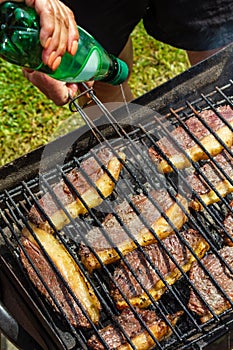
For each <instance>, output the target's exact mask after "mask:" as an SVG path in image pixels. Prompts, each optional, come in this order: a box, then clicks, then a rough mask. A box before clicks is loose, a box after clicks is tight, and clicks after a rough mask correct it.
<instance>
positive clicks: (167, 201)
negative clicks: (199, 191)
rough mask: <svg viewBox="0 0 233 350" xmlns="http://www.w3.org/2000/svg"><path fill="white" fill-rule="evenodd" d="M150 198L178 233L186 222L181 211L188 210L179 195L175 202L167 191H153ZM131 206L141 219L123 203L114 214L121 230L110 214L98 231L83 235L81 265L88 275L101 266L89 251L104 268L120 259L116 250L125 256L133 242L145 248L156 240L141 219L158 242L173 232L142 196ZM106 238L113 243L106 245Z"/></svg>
mask: <svg viewBox="0 0 233 350" xmlns="http://www.w3.org/2000/svg"><path fill="white" fill-rule="evenodd" d="M150 196H151V198H152V199H153V200H154V201H155V202H156V203H157V205H158V206H159V207H160V208H161V210H162V211H163V212H164V213H165V214H166V215H167V216H168V218H169V219H170V221H171V223H172V224H173V225H174V226H175V227H176V228H177V229H180V228H181V227H182V226H183V224H184V223H185V222H186V221H187V216H186V215H185V213H184V210H188V203H187V200H186V199H185V198H183V197H182V196H181V195H177V196H176V199H175V200H174V199H173V198H172V197H171V196H170V195H169V193H168V192H167V191H165V190H161V191H152V192H151V193H150ZM132 203H133V204H134V206H135V207H136V208H137V210H138V211H139V212H140V215H138V214H137V213H136V211H135V210H134V209H133V208H132V207H131V206H130V204H129V203H127V202H126V200H124V201H123V202H122V203H121V204H119V205H118V206H117V207H116V208H115V213H117V214H118V215H119V217H120V218H121V220H122V222H123V224H124V226H122V225H121V224H120V223H119V221H118V220H117V219H116V217H115V216H114V215H113V214H109V215H108V216H107V217H106V218H105V220H104V221H103V223H102V225H101V228H99V227H95V228H93V229H92V230H90V231H89V232H88V234H87V235H86V239H87V241H88V244H84V243H81V244H80V249H79V254H80V257H81V261H82V263H83V264H84V265H85V266H86V268H87V269H88V270H89V271H90V272H91V271H92V270H93V269H96V268H99V267H101V264H100V262H99V261H98V260H97V258H96V257H95V255H94V253H93V252H91V250H90V248H89V247H92V248H93V249H94V251H95V252H96V254H97V255H98V257H99V259H101V261H102V263H103V264H110V263H113V262H115V261H117V260H119V259H120V256H119V254H118V253H117V251H116V249H115V247H117V248H118V249H119V250H120V251H121V253H122V254H123V255H126V254H127V253H128V252H130V251H132V250H134V249H136V248H137V246H136V244H135V240H137V242H138V244H139V245H141V246H147V245H149V244H151V243H154V242H155V241H156V237H155V236H154V235H153V233H152V232H151V231H150V230H149V229H148V228H146V226H145V225H144V224H143V222H142V221H141V219H140V218H143V219H144V220H145V221H146V223H147V224H148V227H151V228H152V229H153V230H154V232H155V233H156V234H157V236H158V237H159V238H160V239H163V238H166V237H167V236H168V235H169V234H171V233H172V232H173V231H174V230H173V228H172V226H171V225H170V224H169V223H168V221H167V220H166V219H165V218H164V217H162V216H161V213H160V211H159V210H158V209H157V208H156V207H155V205H154V204H153V203H152V201H151V200H150V199H149V197H146V196H144V195H138V196H133V198H132ZM179 203H180V205H181V207H180V206H179ZM183 208H184V209H183ZM102 229H103V230H104V233H103V232H102ZM126 229H128V230H129V232H130V233H131V235H132V237H133V239H132V238H131V237H130V236H129V235H128V233H127V231H126ZM106 237H108V238H110V239H111V241H112V242H109V241H108V239H107V238H106Z"/></svg>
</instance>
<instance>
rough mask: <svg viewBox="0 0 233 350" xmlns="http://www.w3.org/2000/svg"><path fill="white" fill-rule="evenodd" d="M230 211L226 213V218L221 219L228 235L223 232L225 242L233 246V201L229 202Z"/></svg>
mask: <svg viewBox="0 0 233 350" xmlns="http://www.w3.org/2000/svg"><path fill="white" fill-rule="evenodd" d="M229 205H230V207H231V211H230V210H229V213H228V214H227V216H226V218H225V219H224V220H223V226H224V228H225V229H226V231H227V233H228V235H227V234H226V233H225V232H223V236H224V240H225V243H226V244H227V245H229V246H231V247H232V246H233V213H232V211H233V201H231V202H230V204H229Z"/></svg>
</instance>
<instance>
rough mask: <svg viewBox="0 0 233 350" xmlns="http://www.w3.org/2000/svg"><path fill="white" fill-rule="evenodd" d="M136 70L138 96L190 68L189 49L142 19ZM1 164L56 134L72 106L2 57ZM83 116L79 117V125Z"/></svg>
mask: <svg viewBox="0 0 233 350" xmlns="http://www.w3.org/2000/svg"><path fill="white" fill-rule="evenodd" d="M132 39H133V43H134V70H133V74H132V76H131V79H130V86H131V88H132V91H133V93H134V96H135V97H138V96H141V95H142V94H144V93H146V92H147V91H149V90H151V89H153V88H155V87H156V86H158V85H160V84H162V83H164V82H165V81H167V80H168V79H171V78H172V77H174V76H175V75H177V74H179V73H181V72H183V71H184V70H185V69H187V68H188V61H187V57H186V53H185V52H184V51H183V50H179V49H176V48H173V47H171V46H169V45H165V44H163V43H160V42H158V41H156V40H154V39H153V38H151V37H150V36H148V35H147V34H146V32H145V30H144V28H143V25H142V23H140V24H139V25H138V26H137V27H136V28H135V30H134V32H133V34H132ZM0 63H1V68H0V108H1V122H0V151H1V155H2V156H1V159H0V165H4V164H5V163H7V162H10V161H12V160H13V159H15V158H17V157H19V156H20V155H22V154H25V153H27V152H29V151H30V150H32V149H35V148H36V147H39V146H41V145H43V144H45V143H47V142H49V140H51V139H52V138H54V135H55V136H56V135H57V134H58V131H59V130H60V129H61V127H60V126H61V125H62V124H63V122H64V121H65V120H67V119H68V118H69V119H70V118H71V112H70V110H69V108H68V106H67V105H66V106H63V107H57V106H55V105H54V103H53V102H51V101H49V100H48V99H47V98H46V97H45V96H44V95H43V94H42V93H40V92H39V91H38V90H37V89H36V88H35V87H34V86H33V85H32V84H30V83H29V82H28V81H27V80H25V78H24V77H23V76H22V73H21V68H20V67H17V66H14V65H11V64H10V63H7V62H5V61H3V60H1V61H0ZM81 124H82V121H81V120H75V125H76V126H77V127H78V126H79V125H81Z"/></svg>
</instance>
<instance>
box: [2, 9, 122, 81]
mask: <svg viewBox="0 0 233 350" xmlns="http://www.w3.org/2000/svg"><path fill="white" fill-rule="evenodd" d="M0 21H1V22H0V23H1V24H0V25H1V30H0V57H2V58H3V59H5V60H7V61H9V62H11V63H13V64H17V65H20V66H23V67H26V68H31V69H33V70H38V71H41V72H44V73H46V74H48V75H50V76H51V77H53V78H55V79H58V80H62V81H65V82H75V83H79V82H83V81H88V80H102V81H107V82H109V83H110V84H113V85H117V84H120V83H122V82H123V81H124V80H125V79H126V78H127V76H128V67H127V65H126V63H125V62H123V61H121V60H119V59H118V58H116V57H114V56H112V55H109V54H108V53H107V52H106V51H105V50H104V49H103V47H102V46H101V45H100V44H99V43H98V42H97V41H96V40H95V39H94V38H93V37H92V36H91V35H90V34H88V33H87V32H86V31H85V30H83V29H82V28H80V27H78V29H79V35H80V38H79V42H78V50H77V53H76V54H75V56H71V55H70V54H69V53H65V54H64V56H63V57H62V60H61V63H60V65H59V67H58V69H56V70H55V71H53V70H51V69H50V68H49V67H48V66H46V65H45V64H44V63H43V62H42V58H41V54H42V50H43V48H42V46H41V44H40V37H39V35H40V24H39V17H38V15H37V14H36V12H35V10H34V9H32V8H29V7H27V6H26V5H25V4H23V3H13V2H6V3H3V4H2V5H1V6H0Z"/></svg>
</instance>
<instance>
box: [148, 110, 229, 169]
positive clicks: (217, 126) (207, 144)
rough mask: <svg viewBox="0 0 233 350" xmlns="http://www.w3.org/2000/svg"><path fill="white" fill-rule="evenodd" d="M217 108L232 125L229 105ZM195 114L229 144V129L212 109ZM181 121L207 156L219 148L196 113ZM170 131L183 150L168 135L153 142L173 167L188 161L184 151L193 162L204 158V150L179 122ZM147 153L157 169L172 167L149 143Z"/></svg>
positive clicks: (185, 164)
mask: <svg viewBox="0 0 233 350" xmlns="http://www.w3.org/2000/svg"><path fill="white" fill-rule="evenodd" d="M217 110H218V112H220V113H221V115H222V117H223V118H225V120H226V121H227V122H228V123H229V124H231V125H233V111H232V109H231V107H230V106H223V107H219V108H218V109H217ZM199 116H200V117H201V118H202V119H203V120H204V121H205V122H206V123H207V124H208V125H209V126H210V127H211V129H212V130H213V131H214V132H215V133H216V134H217V135H218V136H219V137H220V139H221V140H222V141H223V142H224V143H225V145H226V146H227V147H231V146H232V143H233V137H232V132H231V130H230V129H229V127H228V126H227V125H226V124H225V123H223V122H222V120H221V119H220V118H219V117H218V116H217V115H216V114H215V113H214V112H213V111H212V110H205V111H203V112H201V113H199ZM185 124H186V125H187V127H188V128H189V130H190V131H191V132H192V134H193V135H195V136H196V138H197V139H198V140H199V141H200V142H201V144H202V145H203V146H204V149H206V151H208V152H209V153H210V154H211V156H216V155H217V154H219V153H220V152H221V151H222V150H223V146H222V145H221V144H220V143H219V142H218V141H217V139H216V138H215V137H214V135H212V134H210V132H209V130H208V129H207V128H206V127H205V126H204V125H203V124H202V123H201V121H199V120H198V118H197V117H195V116H194V117H191V118H189V119H188V120H187V121H186V122H185ZM171 135H172V137H173V138H174V139H175V140H176V141H177V142H178V144H179V145H180V147H181V149H183V150H184V151H185V152H184V153H183V152H181V151H180V150H179V148H178V147H177V146H176V145H175V144H174V142H172V141H171V140H170V139H169V137H163V138H162V139H161V140H159V141H158V142H157V145H158V147H159V148H160V149H161V150H162V151H163V152H164V153H165V155H166V156H167V157H168V158H169V159H170V161H171V162H172V163H173V165H174V166H175V167H176V168H177V169H183V168H186V167H189V166H190V162H189V160H188V158H187V157H186V155H185V154H187V155H188V156H189V157H190V158H191V159H192V160H193V161H194V162H197V161H199V160H202V159H207V158H208V156H207V154H206V153H205V151H203V150H202V149H201V148H200V147H199V145H198V144H196V142H195V140H194V139H192V138H191V137H190V136H189V135H188V133H187V132H186V131H185V130H184V129H183V128H182V127H181V126H178V127H177V128H176V129H174V130H173V131H172V132H171ZM149 155H150V156H151V159H152V160H153V162H154V163H155V164H156V165H157V167H158V170H159V171H160V172H163V173H169V172H172V171H173V168H172V167H171V166H170V165H169V164H168V163H167V161H166V160H165V159H163V157H162V156H160V155H159V154H158V153H157V151H156V150H155V149H154V148H152V147H151V148H150V149H149Z"/></svg>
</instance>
